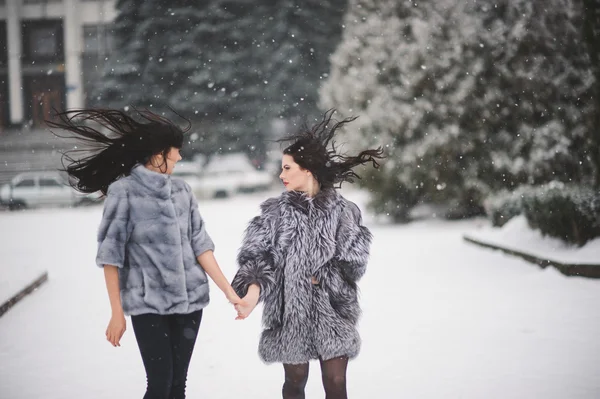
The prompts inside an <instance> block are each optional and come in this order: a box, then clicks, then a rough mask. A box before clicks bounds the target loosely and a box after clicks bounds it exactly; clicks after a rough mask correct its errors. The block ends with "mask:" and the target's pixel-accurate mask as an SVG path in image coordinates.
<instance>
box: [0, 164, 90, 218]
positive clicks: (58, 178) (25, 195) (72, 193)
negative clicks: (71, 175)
mask: <svg viewBox="0 0 600 399" xmlns="http://www.w3.org/2000/svg"><path fill="white" fill-rule="evenodd" d="M100 198H102V196H101V193H94V194H83V193H80V192H78V191H76V190H75V189H73V188H72V187H71V186H69V184H68V183H67V181H66V180H65V179H64V178H63V176H62V175H61V173H60V172H54V171H47V172H23V173H20V174H18V175H16V176H15V177H13V178H12V179H11V181H10V182H9V183H8V184H5V185H3V186H2V187H0V203H1V204H2V205H6V206H8V208H9V209H10V210H17V209H24V208H38V207H42V206H76V205H82V204H85V203H91V202H95V201H98V200H99V199H100Z"/></svg>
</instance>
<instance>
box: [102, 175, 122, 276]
mask: <svg viewBox="0 0 600 399" xmlns="http://www.w3.org/2000/svg"><path fill="white" fill-rule="evenodd" d="M106 194H107V196H106V200H105V201H104V211H103V213H102V221H101V222H100V228H99V229H98V252H97V255H96V264H97V265H98V266H100V267H104V265H112V266H117V267H120V268H122V267H123V266H124V265H125V263H126V260H125V246H126V244H127V240H128V239H129V233H130V232H129V200H128V198H127V192H126V191H125V189H124V188H123V187H122V185H121V184H120V182H116V183H113V184H111V185H110V186H109V188H108V192H107V193H106Z"/></svg>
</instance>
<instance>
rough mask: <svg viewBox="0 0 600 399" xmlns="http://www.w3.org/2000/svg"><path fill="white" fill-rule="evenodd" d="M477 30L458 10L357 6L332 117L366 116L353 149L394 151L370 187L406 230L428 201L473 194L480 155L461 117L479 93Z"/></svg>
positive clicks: (338, 57)
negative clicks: (474, 157)
mask: <svg viewBox="0 0 600 399" xmlns="http://www.w3.org/2000/svg"><path fill="white" fill-rule="evenodd" d="M473 23H474V22H473V21H470V20H467V19H465V18H464V16H463V8H462V7H459V6H458V5H457V4H456V3H455V2H454V1H453V0H442V1H435V2H434V1H421V2H418V3H414V2H412V1H402V2H397V1H392V0H381V1H368V0H354V1H351V3H350V8H349V12H348V15H347V16H346V19H345V30H344V34H343V41H342V44H341V45H340V47H338V49H337V50H336V52H335V54H334V56H333V57H332V71H331V76H330V78H329V79H328V80H327V82H326V84H325V85H324V86H323V89H322V91H321V95H322V107H323V108H329V107H335V108H337V109H338V110H339V111H340V113H341V114H342V116H349V115H358V116H359V119H358V120H357V121H355V122H353V124H352V125H351V126H348V130H349V139H348V141H349V142H351V143H355V144H357V145H359V146H365V145H380V144H384V145H385V146H386V148H387V152H388V156H389V159H388V161H386V162H385V165H384V167H383V168H382V169H381V170H380V171H376V172H374V173H373V174H371V175H370V176H369V177H368V178H367V179H365V180H364V183H365V185H366V186H367V187H369V188H371V189H372V191H373V200H374V201H373V205H374V208H375V210H376V211H379V212H382V213H387V214H390V215H391V216H392V217H393V218H394V219H396V220H403V219H405V218H406V217H407V212H408V211H409V210H410V208H411V207H412V206H414V205H415V204H416V202H417V201H419V200H424V199H429V200H439V201H442V200H445V199H447V198H456V197H460V195H461V194H462V192H464V191H466V190H465V187H464V186H465V173H473V169H474V168H473V166H472V165H470V164H469V159H468V157H467V155H468V154H470V152H473V151H474V150H475V149H474V148H473V147H472V145H471V143H470V142H469V141H468V140H465V139H464V136H462V134H461V133H462V132H461V130H460V129H459V126H458V115H459V114H460V112H461V110H462V107H463V103H464V102H465V101H466V98H467V97H468V96H469V94H470V91H471V89H472V87H473V86H474V82H473V77H472V76H470V75H468V74H465V71H466V70H467V67H466V65H469V64H472V65H471V68H477V67H478V65H477V64H475V63H473V61H472V60H471V55H470V54H468V53H466V52H465V51H464V48H465V46H464V44H465V43H468V42H469V40H473V39H472V37H473V33H474V31H475V28H474V27H473ZM382 186H384V187H386V189H385V190H381V189H380V187H382Z"/></svg>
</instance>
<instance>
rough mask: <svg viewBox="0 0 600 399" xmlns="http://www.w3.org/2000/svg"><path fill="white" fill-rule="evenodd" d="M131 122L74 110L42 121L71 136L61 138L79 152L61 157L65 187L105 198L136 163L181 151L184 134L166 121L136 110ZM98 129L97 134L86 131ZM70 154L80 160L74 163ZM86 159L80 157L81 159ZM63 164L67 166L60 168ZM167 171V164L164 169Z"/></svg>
mask: <svg viewBox="0 0 600 399" xmlns="http://www.w3.org/2000/svg"><path fill="white" fill-rule="evenodd" d="M135 113H136V114H137V116H138V117H139V118H137V120H136V119H134V118H133V117H131V116H129V115H127V114H126V113H125V112H122V111H119V110H114V109H78V110H68V111H64V112H57V113H56V117H57V119H56V120H54V121H50V120H47V121H46V123H47V124H48V126H50V128H56V129H62V130H65V131H67V132H71V133H73V135H70V136H61V135H58V134H56V133H54V132H53V133H54V134H55V135H56V136H58V137H61V138H68V139H76V140H77V141H79V142H81V143H82V144H83V148H79V147H75V148H74V149H73V150H69V151H65V152H63V153H62V165H63V167H64V169H63V171H65V172H67V174H68V175H69V184H70V185H71V186H72V187H73V188H75V189H76V190H77V191H80V192H83V193H94V192H97V191H101V192H102V193H103V194H106V192H107V191H108V186H109V185H110V184H111V183H112V182H114V181H116V180H117V179H119V178H121V177H123V176H127V175H128V174H129V173H130V172H131V169H132V168H133V167H134V166H135V165H136V164H138V163H142V164H145V163H147V162H149V161H150V158H151V157H152V156H153V155H157V154H162V155H163V156H164V158H165V159H166V156H167V154H168V152H169V151H170V149H171V148H172V147H176V148H181V147H182V146H183V135H184V133H185V132H186V131H188V130H189V128H190V124H189V121H188V126H187V128H186V129H185V130H182V129H181V128H180V127H178V126H177V125H175V124H174V123H172V122H171V121H169V120H168V119H167V118H165V117H162V116H159V115H156V114H154V113H152V112H150V111H146V110H144V111H139V110H135ZM93 124H97V125H99V129H100V130H103V131H104V132H101V131H100V130H97V129H96V128H94V127H92V126H90V125H93ZM71 154H81V155H82V156H81V157H80V158H79V159H75V158H73V156H72V155H71ZM84 154H85V155H84ZM65 161H66V164H67V165H66V166H65ZM164 166H165V167H166V163H165V165H164Z"/></svg>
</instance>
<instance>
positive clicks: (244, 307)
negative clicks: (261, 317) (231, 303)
mask: <svg viewBox="0 0 600 399" xmlns="http://www.w3.org/2000/svg"><path fill="white" fill-rule="evenodd" d="M257 304H258V298H253V297H252V296H250V298H249V295H246V296H245V297H244V299H243V300H242V303H238V304H237V305H235V310H237V312H238V316H237V317H236V318H235V319H236V320H244V319H245V318H246V317H248V316H250V313H252V311H253V310H254V308H255V307H256V305H257Z"/></svg>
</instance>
